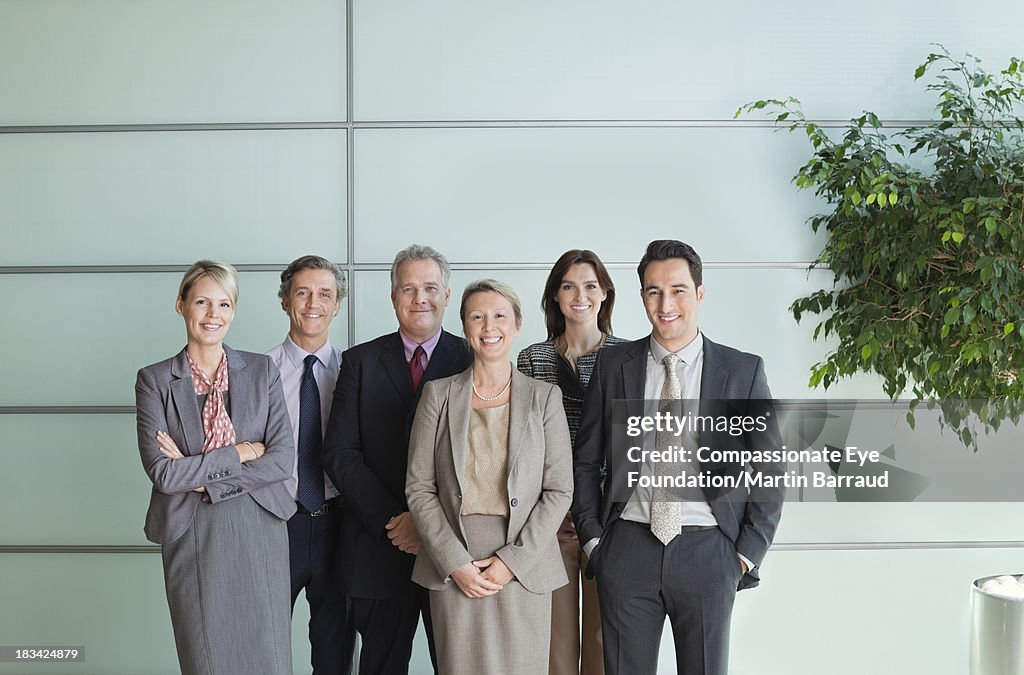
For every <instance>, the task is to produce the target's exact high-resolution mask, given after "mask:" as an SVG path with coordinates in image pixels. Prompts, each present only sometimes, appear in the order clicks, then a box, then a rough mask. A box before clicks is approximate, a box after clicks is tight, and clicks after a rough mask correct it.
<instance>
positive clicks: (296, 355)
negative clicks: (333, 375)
mask: <svg viewBox="0 0 1024 675" xmlns="http://www.w3.org/2000/svg"><path fill="white" fill-rule="evenodd" d="M284 353H285V355H286V356H287V357H288V361H290V362H291V364H292V366H293V367H295V368H302V367H304V365H305V364H304V363H303V362H304V361H305V359H306V357H307V356H309V352H307V351H306V350H305V349H303V348H302V347H300V346H298V345H297V344H295V342H293V341H292V337H291V336H290V335H289V336H288V337H286V338H285V339H284ZM313 354H314V355H315V356H316V358H317V360H318V361H320V363H321V365H323V366H324V367H326V368H332V367H335V364H334V363H333V361H334V347H333V346H331V341H330V340H328V341H327V342H325V343H324V344H323V346H322V347H320V349H318V350H316V351H315V352H313ZM337 367H338V368H340V367H341V364H340V363H339V364H337Z"/></svg>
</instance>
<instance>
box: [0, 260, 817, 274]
mask: <svg viewBox="0 0 1024 675" xmlns="http://www.w3.org/2000/svg"><path fill="white" fill-rule="evenodd" d="M338 264H340V265H342V266H343V267H345V268H347V269H351V270H352V271H355V272H382V271H383V272H386V271H389V270H390V269H391V263H390V262H371V263H338ZM552 264H554V261H552V262H550V263H547V262H539V263H525V262H524V263H506V262H453V263H451V267H452V269H453V270H513V271H516V270H519V271H530V270H541V271H544V272H546V271H548V270H550V269H551V265H552ZM636 264H637V263H636V262H635V261H632V262H606V263H605V266H606V267H608V268H609V269H629V270H632V269H635V268H636ZM190 265H191V263H183V264H180V265H176V264H172V265H0V274H150V273H168V272H172V273H181V272H184V271H185V270H186V269H188V268H189V266H190ZM287 266H288V263H287V262H280V263H241V264H237V265H235V266H234V267H235V269H237V270H238V271H239V272H280V271H281V270H283V269H284V268H285V267H287ZM811 266H815V267H819V268H822V269H828V266H827V265H824V264H822V263H817V262H814V261H810V260H781V261H774V260H755V261H739V260H736V261H717V262H715V261H704V268H705V269H752V270H774V269H784V270H806V269H808V268H809V267H811Z"/></svg>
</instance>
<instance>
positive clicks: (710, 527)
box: [679, 525, 718, 534]
mask: <svg viewBox="0 0 1024 675" xmlns="http://www.w3.org/2000/svg"><path fill="white" fill-rule="evenodd" d="M717 527H718V526H717V525H683V526H682V527H681V528H680V529H679V531H680V532H681V533H682V534H686V533H687V532H703V531H704V530H714V529H716V528H717Z"/></svg>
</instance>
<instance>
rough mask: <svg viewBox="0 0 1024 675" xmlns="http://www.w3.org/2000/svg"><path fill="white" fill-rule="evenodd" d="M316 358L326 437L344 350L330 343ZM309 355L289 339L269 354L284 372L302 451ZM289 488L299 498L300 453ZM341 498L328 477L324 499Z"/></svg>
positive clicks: (286, 395)
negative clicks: (301, 424)
mask: <svg viewBox="0 0 1024 675" xmlns="http://www.w3.org/2000/svg"><path fill="white" fill-rule="evenodd" d="M314 354H315V355H316V358H317V361H316V363H315V364H313V377H314V378H316V386H317V388H318V389H319V390H320V424H321V426H322V428H321V429H320V433H321V435H322V434H324V433H325V432H326V431H327V421H328V419H329V418H330V416H331V402H332V401H333V400H334V385H335V384H337V383H338V372H339V371H340V370H341V350H339V349H338V348H337V347H335V346H334V345H332V344H331V343H330V342H326V343H324V346H323V347H321V348H320V349H318V350H317V351H316V352H314ZM308 355H309V352H307V351H306V350H305V349H303V348H302V347H299V346H298V345H297V344H295V343H294V342H292V339H291V337H286V338H285V339H284V342H282V343H281V344H279V345H278V346H276V347H274V348H273V349H271V350H270V351H269V352H267V356H269V357H270V360H271V361H273V362H274V365H275V366H277V369H278V370H279V371H280V372H281V387H282V388H283V389H284V400H285V403H286V404H287V406H288V419H289V420H290V421H291V423H292V437H293V439H294V441H295V447H296V448H298V447H299V388H300V387H301V386H302V376H303V374H304V373H305V371H306V364H305V359H306V357H307V356H308ZM285 486H286V487H287V488H288V490H289V492H291V493H292V497H295V496H296V493H297V492H298V489H299V455H298V452H296V453H295V463H294V464H293V465H292V477H291V478H289V479H288V480H287V481H285ZM337 496H338V489H337V488H336V487H334V484H333V483H331V479H330V478H328V477H327V476H326V474H325V475H324V497H325V498H326V499H332V498H334V497H337Z"/></svg>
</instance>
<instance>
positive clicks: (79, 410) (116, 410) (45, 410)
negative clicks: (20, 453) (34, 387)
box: [0, 405, 135, 415]
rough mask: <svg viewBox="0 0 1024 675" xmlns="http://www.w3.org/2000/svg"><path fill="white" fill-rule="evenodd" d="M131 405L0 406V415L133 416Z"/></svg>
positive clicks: (133, 407)
mask: <svg viewBox="0 0 1024 675" xmlns="http://www.w3.org/2000/svg"><path fill="white" fill-rule="evenodd" d="M134 414H135V406H133V405H0V415H134Z"/></svg>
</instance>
